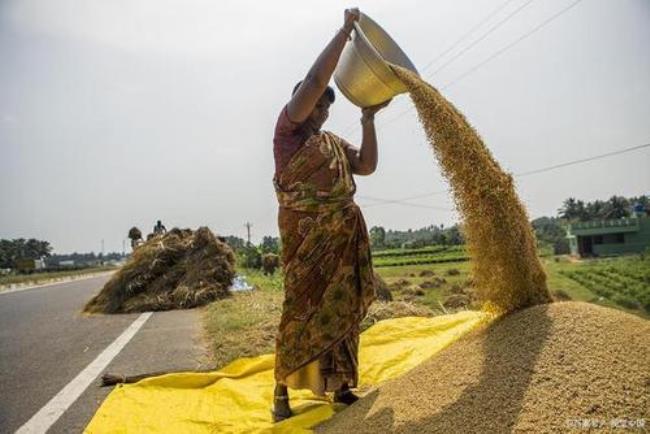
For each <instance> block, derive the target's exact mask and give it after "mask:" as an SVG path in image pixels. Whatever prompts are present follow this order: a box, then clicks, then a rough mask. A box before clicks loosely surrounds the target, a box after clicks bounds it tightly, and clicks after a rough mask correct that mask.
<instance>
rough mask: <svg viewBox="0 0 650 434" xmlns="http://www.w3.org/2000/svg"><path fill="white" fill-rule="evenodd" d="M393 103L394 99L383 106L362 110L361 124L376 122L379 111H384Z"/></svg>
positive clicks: (382, 104) (383, 103)
mask: <svg viewBox="0 0 650 434" xmlns="http://www.w3.org/2000/svg"><path fill="white" fill-rule="evenodd" d="M391 101H392V99H389V100H388V101H386V102H382V103H381V104H377V105H373V106H370V107H364V108H362V109H361V122H362V123H365V122H372V121H374V120H375V114H377V112H378V111H379V110H381V109H383V108H384V107H386V106H387V105H388V104H390V102H391Z"/></svg>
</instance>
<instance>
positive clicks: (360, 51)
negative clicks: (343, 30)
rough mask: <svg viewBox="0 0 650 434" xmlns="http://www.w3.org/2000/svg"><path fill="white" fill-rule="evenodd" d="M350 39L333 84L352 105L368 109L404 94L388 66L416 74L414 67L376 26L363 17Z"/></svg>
mask: <svg viewBox="0 0 650 434" xmlns="http://www.w3.org/2000/svg"><path fill="white" fill-rule="evenodd" d="M354 27H355V31H354V36H353V39H352V41H351V42H348V43H347V44H346V46H345V48H344V49H343V52H342V53H341V57H340V59H339V63H338V65H337V66H336V70H335V71H334V82H335V83H336V86H337V87H338V88H339V89H340V90H341V93H343V95H345V97H346V98H347V99H349V100H350V101H351V102H352V103H353V104H354V105H357V106H359V107H370V106H373V105H376V104H381V103H383V102H385V101H388V100H389V99H391V98H393V97H394V96H396V95H398V94H400V93H404V92H406V87H405V86H404V84H402V82H401V81H400V79H399V78H397V76H396V75H395V74H394V73H393V71H392V70H391V69H390V67H389V66H388V64H387V63H386V62H389V63H393V64H396V65H399V66H403V67H404V68H407V69H410V70H411V71H413V72H415V73H416V74H417V72H418V71H417V70H416V69H415V65H413V62H411V60H410V59H409V58H408V56H407V55H406V53H404V51H402V49H401V48H400V47H399V45H397V43H396V42H395V41H394V40H393V38H391V37H390V36H389V35H388V33H386V31H385V30H384V29H382V28H381V27H380V26H379V24H377V23H375V22H374V21H373V20H372V19H370V17H368V16H367V15H365V14H360V16H359V21H358V22H356V23H355V26H354Z"/></svg>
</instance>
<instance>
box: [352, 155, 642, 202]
mask: <svg viewBox="0 0 650 434" xmlns="http://www.w3.org/2000/svg"><path fill="white" fill-rule="evenodd" d="M648 147H650V143H646V144H644V145H637V146H631V147H629V148H624V149H619V150H618V151H611V152H606V153H604V154H599V155H594V156H592V157H587V158H580V159H578V160H572V161H567V162H564V163H559V164H554V165H552V166H546V167H541V168H539V169H533V170H529V171H526V172H520V173H515V174H514V176H515V177H517V178H521V177H524V176H529V175H535V174H538V173H544V172H550V171H551V170H556V169H561V168H564V167H568V166H574V165H576V164H582V163H587V162H590V161H594V160H600V159H603V158H608V157H613V156H615V155H620V154H625V153H628V152H632V151H637V150H639V149H644V148H648ZM441 193H447V190H439V191H433V192H430V193H423V194H418V195H415V196H409V197H403V198H399V199H379V198H373V197H367V196H366V197H363V196H359V198H364V199H370V200H379V201H382V202H380V203H374V204H370V205H366V206H365V207H364V208H368V207H371V206H378V205H385V204H390V203H394V204H401V205H408V206H417V207H427V208H433V209H440V210H448V209H446V208H441V207H431V206H430V205H422V204H414V203H408V202H405V201H407V200H412V199H421V198H423V197H428V196H433V195H436V194H441ZM448 211H451V210H448Z"/></svg>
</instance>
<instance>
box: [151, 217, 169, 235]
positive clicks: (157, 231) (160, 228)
mask: <svg viewBox="0 0 650 434" xmlns="http://www.w3.org/2000/svg"><path fill="white" fill-rule="evenodd" d="M165 232H167V228H166V227H165V225H163V224H162V222H161V221H160V220H158V221H157V222H156V226H154V227H153V234H154V235H162V234H164V233H165Z"/></svg>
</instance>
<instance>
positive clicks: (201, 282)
mask: <svg viewBox="0 0 650 434" xmlns="http://www.w3.org/2000/svg"><path fill="white" fill-rule="evenodd" d="M234 276H235V255H234V253H233V251H232V249H231V248H230V246H228V245H227V244H226V243H224V242H222V241H220V240H219V239H218V238H216V237H215V236H214V234H213V233H212V232H211V231H210V229H208V228H206V227H201V228H199V229H197V230H196V231H192V230H190V229H182V230H181V229H177V228H174V229H172V230H170V231H169V232H167V233H166V234H164V235H158V236H154V237H153V238H151V239H150V240H148V241H147V242H146V243H144V244H142V245H141V246H139V247H138V248H136V249H135V251H134V252H133V255H132V256H131V258H130V259H129V261H128V262H127V263H126V265H124V266H123V267H122V268H121V269H120V270H119V271H117V272H116V273H115V275H113V277H112V278H111V279H110V280H109V281H108V282H107V283H106V285H104V288H103V289H102V290H101V291H100V293H99V294H97V295H96V296H95V297H93V298H92V299H91V300H90V301H89V302H88V304H87V305H86V307H85V311H86V312H89V313H98V312H101V313H122V312H124V313H126V312H145V311H152V310H169V309H187V308H191V307H195V306H201V305H204V304H207V303H209V302H211V301H214V300H216V299H219V298H222V297H224V296H226V295H228V288H229V287H230V285H231V284H232V279H233V278H234Z"/></svg>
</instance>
